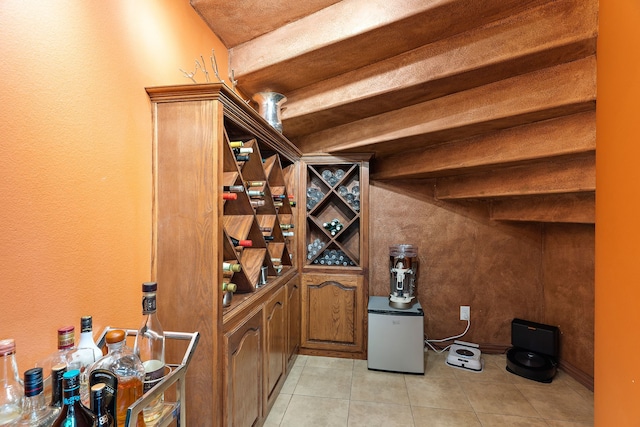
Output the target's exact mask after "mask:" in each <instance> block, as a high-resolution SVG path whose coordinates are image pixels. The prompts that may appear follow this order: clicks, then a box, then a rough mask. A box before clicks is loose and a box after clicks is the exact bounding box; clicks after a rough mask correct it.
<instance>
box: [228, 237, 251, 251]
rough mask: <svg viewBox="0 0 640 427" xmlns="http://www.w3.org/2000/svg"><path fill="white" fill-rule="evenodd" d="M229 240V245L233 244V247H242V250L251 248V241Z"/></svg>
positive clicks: (232, 238)
mask: <svg viewBox="0 0 640 427" xmlns="http://www.w3.org/2000/svg"><path fill="white" fill-rule="evenodd" d="M230 239H231V244H233V246H234V247H236V248H237V247H242V248H250V247H251V246H253V241H252V240H246V239H245V240H239V239H236V238H234V237H230Z"/></svg>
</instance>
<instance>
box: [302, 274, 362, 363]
mask: <svg viewBox="0 0 640 427" xmlns="http://www.w3.org/2000/svg"><path fill="white" fill-rule="evenodd" d="M363 330H364V285H363V277H362V276H356V275H333V274H303V275H302V347H303V348H306V349H318V350H325V351H335V352H351V353H359V355H360V356H361V355H362V354H363V353H364V337H363ZM312 353H313V352H312Z"/></svg>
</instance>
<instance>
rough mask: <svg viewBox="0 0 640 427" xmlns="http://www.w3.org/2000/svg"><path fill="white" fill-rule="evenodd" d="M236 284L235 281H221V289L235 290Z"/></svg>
mask: <svg viewBox="0 0 640 427" xmlns="http://www.w3.org/2000/svg"><path fill="white" fill-rule="evenodd" d="M237 289H238V286H237V285H236V284H235V283H230V282H222V290H223V291H226V292H235V291H236V290H237Z"/></svg>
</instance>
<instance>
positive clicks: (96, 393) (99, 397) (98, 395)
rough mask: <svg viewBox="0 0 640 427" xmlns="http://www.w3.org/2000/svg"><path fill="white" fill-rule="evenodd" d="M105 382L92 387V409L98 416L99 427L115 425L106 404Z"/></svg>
mask: <svg viewBox="0 0 640 427" xmlns="http://www.w3.org/2000/svg"><path fill="white" fill-rule="evenodd" d="M106 387H107V385H106V384H105V383H98V384H95V385H94V386H92V387H91V411H92V412H93V414H94V415H95V416H96V420H97V421H98V424H97V425H98V427H113V426H114V424H113V423H114V421H113V417H112V416H111V414H110V413H109V412H107V408H106V405H105V388H106Z"/></svg>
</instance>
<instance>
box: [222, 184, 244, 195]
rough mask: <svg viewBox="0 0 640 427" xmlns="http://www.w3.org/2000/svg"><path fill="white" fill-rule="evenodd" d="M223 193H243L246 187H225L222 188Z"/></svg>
mask: <svg viewBox="0 0 640 427" xmlns="http://www.w3.org/2000/svg"><path fill="white" fill-rule="evenodd" d="M222 190H223V191H226V192H229V193H242V192H243V191H244V186H242V185H225V186H224V187H222Z"/></svg>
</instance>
